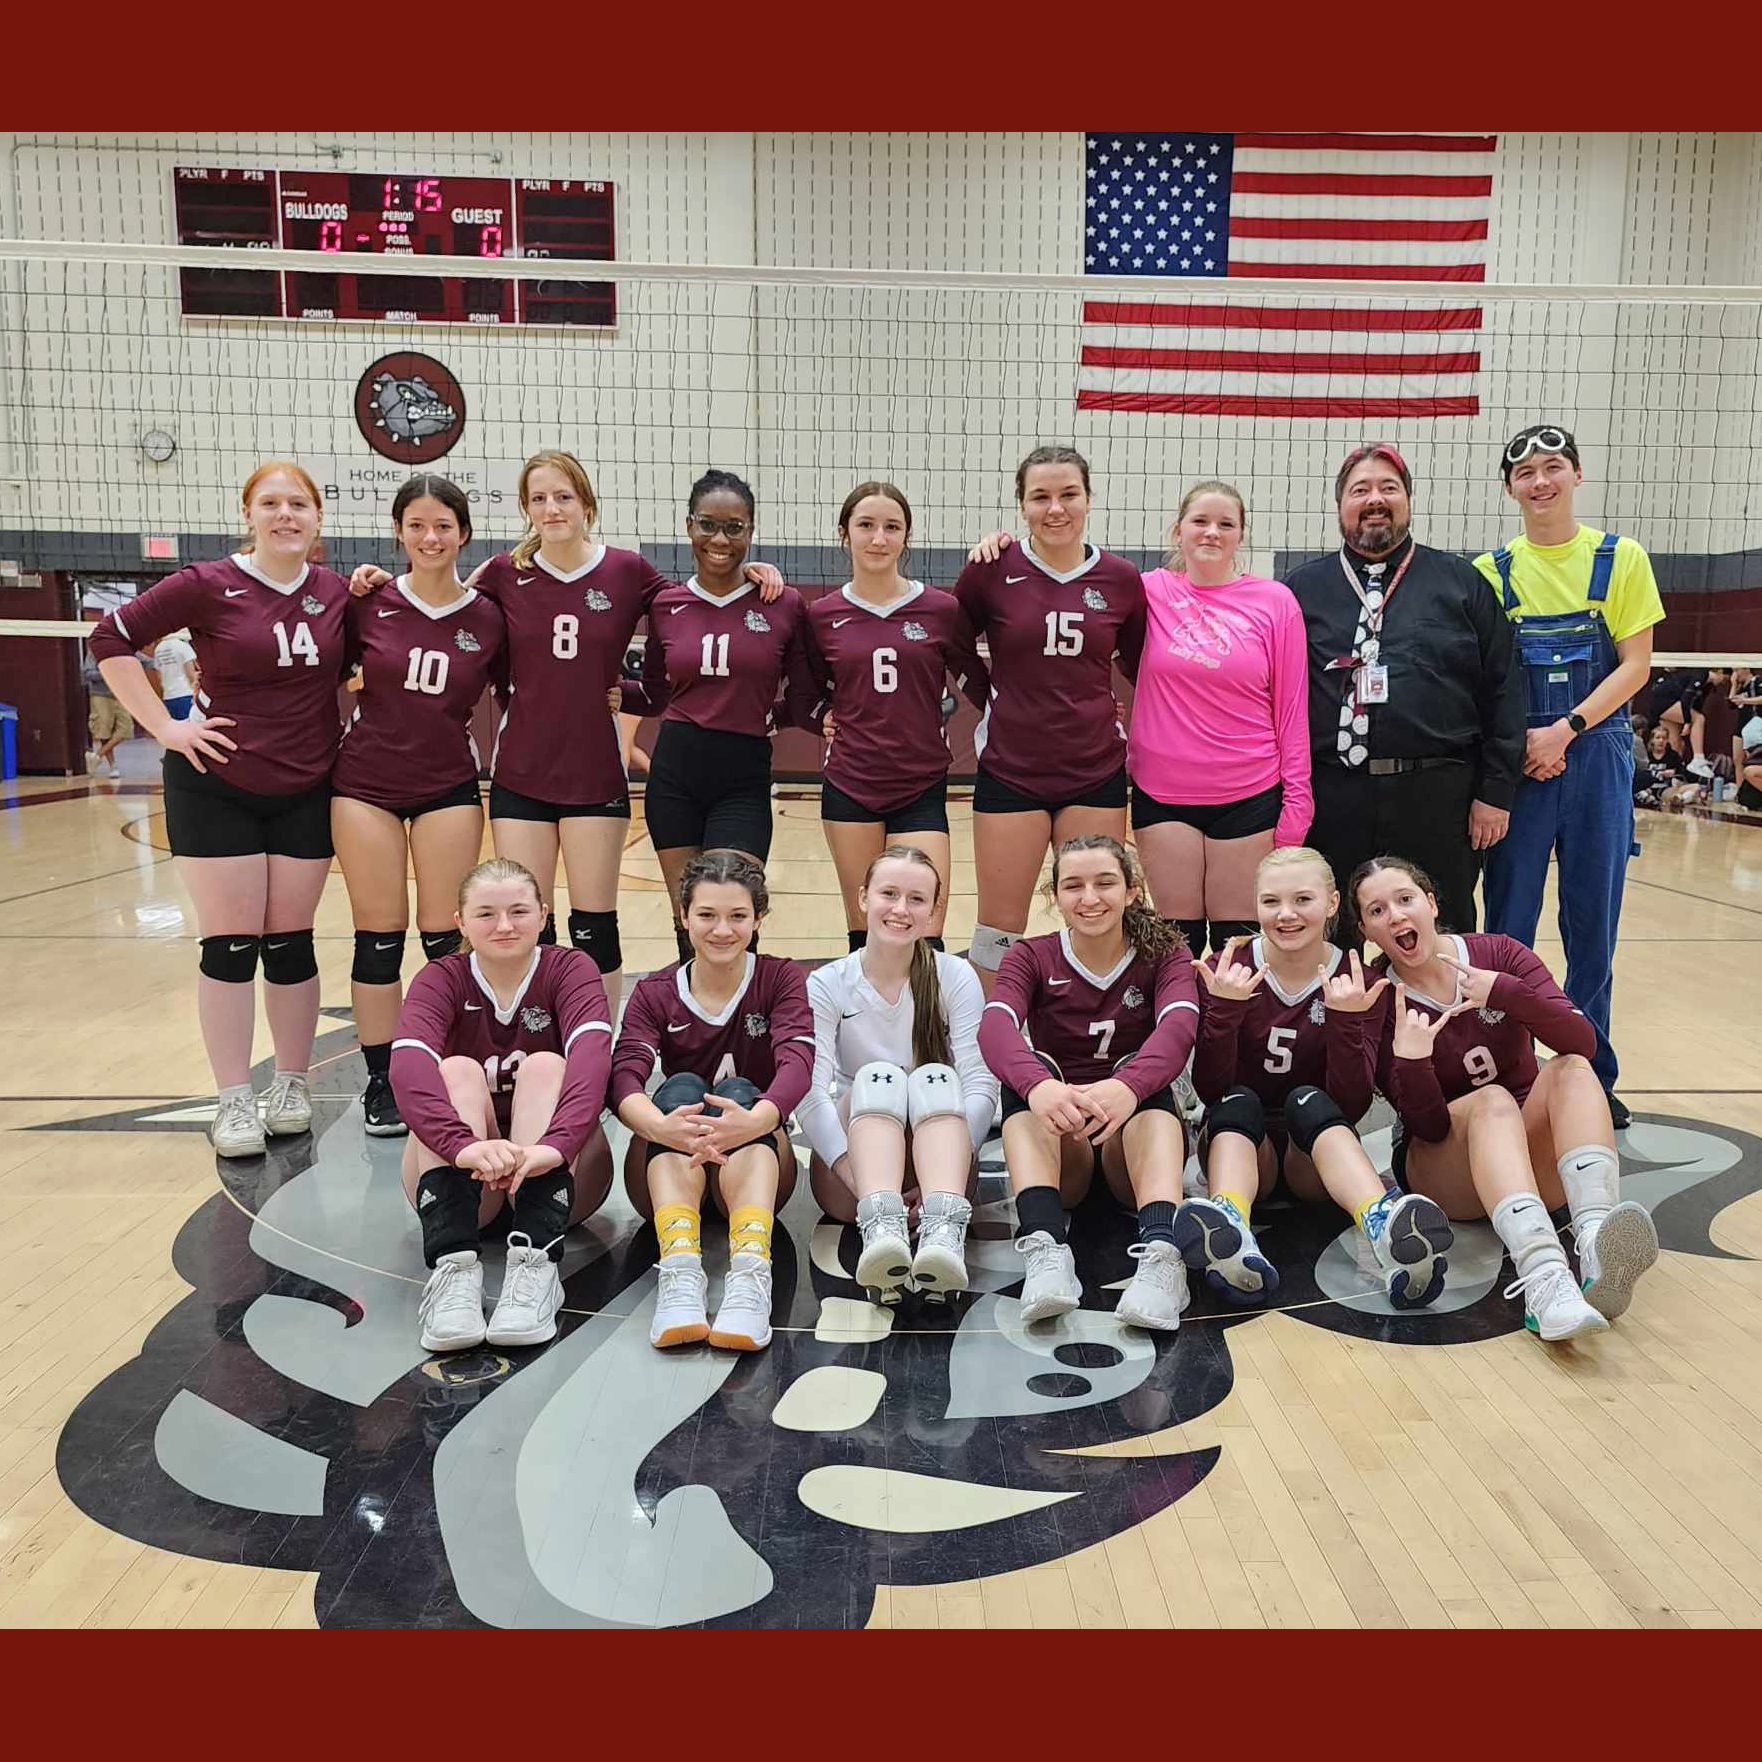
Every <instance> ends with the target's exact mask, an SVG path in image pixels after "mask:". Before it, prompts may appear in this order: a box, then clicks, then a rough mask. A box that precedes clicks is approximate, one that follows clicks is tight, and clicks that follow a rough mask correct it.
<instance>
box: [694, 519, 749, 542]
mask: <svg viewBox="0 0 1762 1762" xmlns="http://www.w3.org/2000/svg"><path fill="white" fill-rule="evenodd" d="M686 525H687V526H689V527H690V528H691V530H692V531H693V532H695V533H696V534H697V535H698V537H699V538H714V537H715V536H716V534H717V533H721V534H723V535H724V536H725V537H727V538H745V537H746V535H747V534H748V533H749V532H751V531H752V522H751V521H750V520H717V519H714V518H713V517H712V516H710V515H708V514H693V515H690V516H689V517H688V518H687V520H686Z"/></svg>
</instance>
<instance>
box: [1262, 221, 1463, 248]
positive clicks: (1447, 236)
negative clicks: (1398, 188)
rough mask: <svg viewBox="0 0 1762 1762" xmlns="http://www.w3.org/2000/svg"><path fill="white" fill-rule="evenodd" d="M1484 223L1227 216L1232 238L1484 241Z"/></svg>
mask: <svg viewBox="0 0 1762 1762" xmlns="http://www.w3.org/2000/svg"><path fill="white" fill-rule="evenodd" d="M1486 236H1487V223H1486V222H1485V221H1484V220H1324V219H1316V220H1308V219H1289V220H1287V219H1285V218H1283V217H1278V218H1275V217H1273V216H1271V215H1262V214H1237V215H1232V216H1231V217H1230V237H1231V238H1232V239H1439V240H1446V241H1449V242H1452V243H1454V242H1457V241H1459V240H1462V239H1484V238H1485V237H1486Z"/></svg>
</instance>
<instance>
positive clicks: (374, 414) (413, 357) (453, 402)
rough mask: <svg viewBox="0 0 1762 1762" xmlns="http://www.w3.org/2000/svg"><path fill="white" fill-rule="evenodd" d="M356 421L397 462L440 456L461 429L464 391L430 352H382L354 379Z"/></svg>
mask: <svg viewBox="0 0 1762 1762" xmlns="http://www.w3.org/2000/svg"><path fill="white" fill-rule="evenodd" d="M355 426H356V427H357V428H359V429H360V430H361V437H362V439H363V440H365V441H366V442H367V444H368V445H369V446H370V447H372V449H373V450H374V451H375V452H376V453H379V454H382V455H383V456H384V457H385V458H387V459H395V460H397V462H398V463H399V464H400V465H427V464H430V463H431V462H432V461H434V460H436V459H439V458H443V457H444V456H445V455H446V454H448V453H450V452H451V451H452V450H453V448H454V447H455V446H457V445H458V444H459V437H460V436H461V435H463V434H464V432H465V392H464V389H463V388H462V387H461V386H460V384H459V382H458V380H456V379H455V378H454V377H453V375H452V371H451V370H450V369H449V368H447V367H445V366H443V365H442V364H441V363H440V362H439V361H437V360H435V358H434V357H433V356H432V355H418V354H415V353H413V352H411V351H410V350H407V349H404V350H400V351H399V352H398V353H397V354H395V355H382V356H380V358H379V359H378V360H377V361H375V362H374V363H373V365H372V366H371V367H369V368H368V369H367V371H366V372H365V373H363V374H362V375H361V377H360V379H359V380H358V381H357V382H356V384H355Z"/></svg>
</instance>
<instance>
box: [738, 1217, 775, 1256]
mask: <svg viewBox="0 0 1762 1762" xmlns="http://www.w3.org/2000/svg"><path fill="white" fill-rule="evenodd" d="M772 1222H773V1215H772V1212H771V1208H770V1207H769V1206H768V1205H737V1206H735V1208H734V1209H733V1210H732V1211H731V1212H730V1213H729V1214H728V1252H729V1254H731V1255H734V1254H757V1255H760V1256H762V1257H763V1258H764V1259H766V1260H769V1259H770V1258H771V1224H772Z"/></svg>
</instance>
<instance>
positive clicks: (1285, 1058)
mask: <svg viewBox="0 0 1762 1762" xmlns="http://www.w3.org/2000/svg"><path fill="white" fill-rule="evenodd" d="M1265 958H1266V954H1265V949H1264V948H1263V946H1262V942H1261V938H1260V937H1258V936H1256V937H1255V938H1254V939H1253V940H1252V942H1248V943H1244V944H1243V945H1242V946H1241V947H1240V948H1238V949H1237V950H1236V952H1235V955H1234V956H1233V958H1232V960H1231V963H1230V964H1231V965H1232V966H1233V967H1243V968H1246V969H1247V970H1248V971H1249V972H1250V973H1252V972H1255V971H1257V970H1258V969H1259V967H1260V965H1261V963H1262V962H1263V961H1264V960H1265ZM1344 959H1345V956H1343V955H1342V954H1341V953H1340V951H1339V949H1337V948H1334V947H1332V946H1331V945H1330V946H1329V948H1328V955H1327V968H1328V977H1329V978H1332V977H1333V976H1334V974H1335V972H1337V971H1338V969H1339V966H1340V963H1341V961H1342V960H1344ZM1370 983H1371V984H1373V985H1374V984H1375V980H1374V979H1373V980H1371V981H1370ZM1388 1005H1389V993H1388V992H1386V991H1385V992H1384V993H1383V995H1382V996H1381V997H1379V998H1378V999H1377V1001H1376V1002H1375V1003H1374V1004H1372V1005H1371V1007H1370V1008H1369V1009H1367V1010H1360V1011H1358V1012H1356V1013H1354V1012H1353V1011H1351V1010H1339V1009H1329V1008H1328V1007H1327V996H1326V993H1325V992H1324V991H1323V989H1322V982H1321V979H1320V976H1319V975H1318V976H1317V977H1316V978H1314V979H1311V980H1310V982H1309V983H1308V984H1307V985H1305V986H1303V987H1302V988H1301V989H1300V990H1298V991H1296V992H1294V993H1287V992H1285V991H1283V990H1281V989H1280V986H1279V982H1278V980H1277V979H1275V978H1274V977H1273V975H1272V974H1271V973H1270V972H1269V973H1268V974H1267V976H1266V977H1265V978H1264V979H1262V980H1261V982H1260V985H1259V988H1258V989H1257V990H1256V991H1255V992H1254V993H1253V994H1252V995H1251V996H1250V997H1248V998H1246V999H1241V1000H1238V999H1236V998H1229V997H1214V996H1212V995H1211V993H1210V992H1209V991H1207V990H1206V989H1205V987H1204V985H1203V984H1201V985H1200V987H1199V1045H1198V1047H1197V1049H1196V1050H1195V1052H1194V1054H1193V1088H1194V1090H1195V1092H1196V1093H1197V1094H1198V1096H1199V1099H1200V1100H1201V1101H1206V1102H1215V1101H1220V1100H1222V1098H1223V1095H1224V1091H1225V1090H1227V1089H1233V1088H1235V1087H1236V1086H1237V1085H1238V1084H1242V1085H1245V1086H1246V1087H1247V1088H1249V1089H1252V1090H1253V1091H1254V1093H1255V1094H1256V1095H1258V1096H1259V1097H1260V1099H1261V1102H1262V1104H1263V1105H1264V1106H1266V1107H1268V1108H1282V1107H1283V1106H1284V1105H1285V1097H1286V1096H1288V1095H1289V1094H1290V1093H1291V1091H1292V1090H1293V1089H1297V1088H1301V1087H1303V1086H1304V1085H1306V1084H1307V1085H1308V1086H1310V1087H1312V1088H1316V1089H1325V1090H1326V1091H1327V1093H1328V1095H1329V1096H1330V1097H1331V1098H1332V1100H1333V1101H1334V1103H1335V1105H1336V1106H1337V1107H1338V1108H1339V1110H1340V1111H1341V1113H1343V1114H1344V1115H1345V1116H1346V1118H1347V1119H1349V1120H1359V1119H1362V1118H1363V1117H1364V1115H1365V1113H1366V1112H1367V1110H1368V1109H1369V1107H1370V1103H1371V1094H1372V1091H1373V1089H1374V1088H1375V1086H1376V1062H1377V1040H1378V1035H1379V1033H1380V1032H1381V1028H1382V1019H1383V1015H1384V1012H1385V1011H1386V1010H1387V1008H1388Z"/></svg>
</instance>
